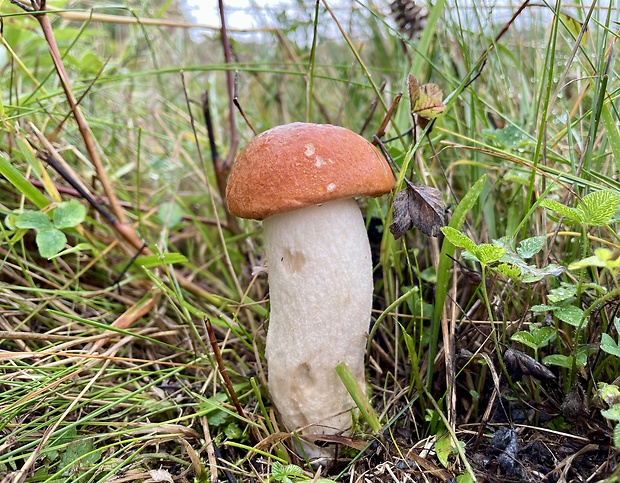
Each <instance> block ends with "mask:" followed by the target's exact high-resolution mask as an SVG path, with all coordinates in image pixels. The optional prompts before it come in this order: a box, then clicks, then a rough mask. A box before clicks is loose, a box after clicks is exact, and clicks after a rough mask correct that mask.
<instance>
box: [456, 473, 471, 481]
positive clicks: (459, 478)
mask: <svg viewBox="0 0 620 483" xmlns="http://www.w3.org/2000/svg"><path fill="white" fill-rule="evenodd" d="M474 482H475V480H474V479H473V477H472V476H471V475H470V474H468V473H463V474H462V475H459V476H457V477H456V483H474Z"/></svg>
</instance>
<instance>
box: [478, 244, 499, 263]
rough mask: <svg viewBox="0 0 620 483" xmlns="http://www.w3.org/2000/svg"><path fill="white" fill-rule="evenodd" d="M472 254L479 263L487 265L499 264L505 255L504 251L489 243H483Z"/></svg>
mask: <svg viewBox="0 0 620 483" xmlns="http://www.w3.org/2000/svg"><path fill="white" fill-rule="evenodd" d="M474 254H475V255H476V258H478V260H480V263H483V264H485V265H489V264H491V263H495V262H499V261H500V260H501V259H502V257H503V256H504V255H506V249H505V248H504V247H498V246H497V245H492V244H490V243H483V244H482V245H480V246H478V247H477V248H476V251H475V252H474Z"/></svg>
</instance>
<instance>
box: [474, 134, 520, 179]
mask: <svg viewBox="0 0 620 483" xmlns="http://www.w3.org/2000/svg"><path fill="white" fill-rule="evenodd" d="M482 132H483V134H484V135H486V136H488V137H490V138H491V139H493V140H494V141H497V142H496V143H494V144H497V145H498V146H499V147H502V148H508V149H518V148H521V147H524V146H527V145H528V144H529V143H531V138H530V137H529V136H528V135H527V133H526V132H525V131H524V130H523V129H522V128H519V127H517V126H514V125H513V124H508V125H507V126H506V127H504V128H503V129H484V130H483V131H482ZM513 171H516V170H513ZM517 173H518V171H517ZM504 180H506V177H504Z"/></svg>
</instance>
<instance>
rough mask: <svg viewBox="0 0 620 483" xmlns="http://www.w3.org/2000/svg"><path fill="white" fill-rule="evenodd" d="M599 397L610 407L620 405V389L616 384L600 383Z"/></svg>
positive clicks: (598, 385)
mask: <svg viewBox="0 0 620 483" xmlns="http://www.w3.org/2000/svg"><path fill="white" fill-rule="evenodd" d="M597 388H598V390H597V392H598V395H599V397H600V398H601V399H602V400H603V401H605V403H606V404H607V405H609V406H613V405H614V404H617V403H620V388H618V386H616V385H615V384H607V383H604V382H599V383H598V384H597Z"/></svg>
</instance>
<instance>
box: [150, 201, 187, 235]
mask: <svg viewBox="0 0 620 483" xmlns="http://www.w3.org/2000/svg"><path fill="white" fill-rule="evenodd" d="M184 214H185V212H184V211H183V208H182V207H181V206H180V205H179V204H178V203H175V202H174V201H169V202H168V203H164V204H162V205H161V206H160V207H159V210H157V217H158V218H159V219H160V220H161V222H162V223H164V224H165V225H166V226H167V227H168V228H169V229H172V228H174V227H176V226H178V225H180V224H181V222H182V221H183V215H184Z"/></svg>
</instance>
